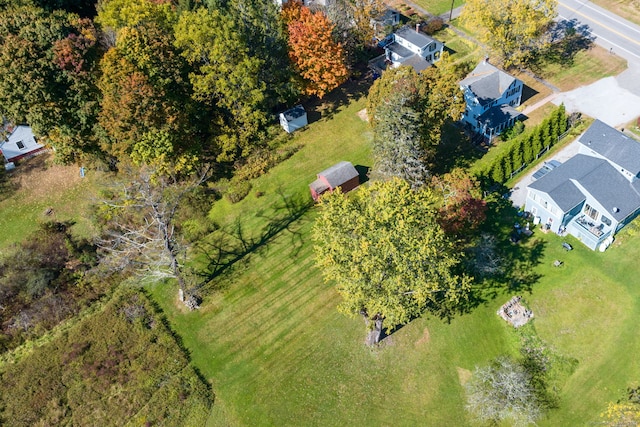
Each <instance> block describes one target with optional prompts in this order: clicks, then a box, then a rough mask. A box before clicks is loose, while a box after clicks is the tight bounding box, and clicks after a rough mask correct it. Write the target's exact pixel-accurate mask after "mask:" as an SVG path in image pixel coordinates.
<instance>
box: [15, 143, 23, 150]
mask: <svg viewBox="0 0 640 427" xmlns="http://www.w3.org/2000/svg"><path fill="white" fill-rule="evenodd" d="M16 145H17V146H18V148H19V149H21V150H24V143H23V142H22V141H18V142H16Z"/></svg>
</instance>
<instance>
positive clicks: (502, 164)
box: [481, 105, 568, 184]
mask: <svg viewBox="0 0 640 427" xmlns="http://www.w3.org/2000/svg"><path fill="white" fill-rule="evenodd" d="M567 119H568V118H567V115H566V112H565V108H564V105H560V106H559V107H557V108H556V109H555V110H554V111H553V112H552V113H551V114H550V115H549V117H547V118H546V119H545V120H544V121H543V122H542V123H541V124H539V125H538V126H536V127H534V128H533V129H531V130H530V131H529V132H525V133H523V134H522V135H519V136H517V137H515V138H513V139H512V140H511V141H507V142H505V144H510V147H509V149H508V150H505V151H504V152H503V153H502V154H501V155H500V156H498V157H496V158H495V159H494V160H493V162H492V163H491V164H490V165H489V166H488V167H487V169H486V170H485V171H484V172H483V173H482V174H481V175H482V177H483V178H484V180H489V181H492V182H494V183H498V184H504V183H505V182H506V181H507V180H509V179H510V178H511V174H512V173H513V172H515V171H518V170H520V169H522V168H523V166H525V165H528V164H529V163H531V162H533V161H534V160H536V159H537V158H538V157H539V155H540V154H541V153H542V152H543V150H546V149H548V148H551V147H552V146H553V145H554V144H556V143H557V142H558V138H559V137H560V136H561V135H562V134H563V133H565V132H566V131H567V128H568V120H567Z"/></svg>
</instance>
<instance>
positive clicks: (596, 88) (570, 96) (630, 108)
mask: <svg viewBox="0 0 640 427" xmlns="http://www.w3.org/2000/svg"><path fill="white" fill-rule="evenodd" d="M552 102H553V103H554V104H556V105H560V103H562V102H564V106H565V108H566V109H567V111H570V112H575V111H580V112H582V113H584V114H586V115H588V116H591V117H594V118H596V119H600V120H601V121H603V122H605V123H606V124H608V125H609V126H612V127H620V126H625V125H626V124H627V123H629V122H631V121H632V120H635V119H636V118H637V117H639V116H640V96H637V95H634V94H633V93H631V92H629V91H628V90H626V89H624V88H622V87H620V85H619V84H618V81H617V80H616V78H615V77H607V78H604V79H601V80H598V81H597V82H595V83H592V84H590V85H588V86H582V87H579V88H577V89H574V90H572V91H570V92H562V93H559V94H557V95H556V97H555V98H554V99H553V101H552Z"/></svg>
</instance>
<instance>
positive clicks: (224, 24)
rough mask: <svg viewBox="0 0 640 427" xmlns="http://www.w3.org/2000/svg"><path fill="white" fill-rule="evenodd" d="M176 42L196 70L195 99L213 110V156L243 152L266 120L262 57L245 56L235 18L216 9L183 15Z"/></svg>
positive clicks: (192, 76)
mask: <svg viewBox="0 0 640 427" xmlns="http://www.w3.org/2000/svg"><path fill="white" fill-rule="evenodd" d="M175 43H176V46H177V47H178V48H179V49H181V50H182V55H183V56H184V58H186V60H187V61H188V62H189V63H190V64H191V65H192V66H193V67H194V68H195V70H194V72H192V73H191V74H190V80H191V84H192V85H193V91H194V96H195V98H196V99H197V100H199V101H202V102H204V103H205V104H207V105H208V106H210V107H211V108H213V109H214V110H215V112H216V118H217V120H218V122H217V127H218V138H217V145H218V147H219V155H218V159H219V160H233V159H234V158H235V157H236V156H237V155H239V154H247V152H248V151H249V150H250V149H251V143H252V142H254V141H255V139H256V137H257V136H258V134H259V132H260V130H261V128H262V127H263V126H264V125H265V124H266V122H267V114H266V103H267V100H266V96H265V93H266V91H267V88H266V83H265V82H264V81H263V80H261V79H260V75H261V73H262V67H263V66H264V61H263V60H261V59H260V58H256V57H252V56H251V55H250V54H249V51H248V48H247V46H246V44H245V42H244V40H243V39H242V37H241V34H240V33H239V31H238V29H237V28H236V24H235V23H234V21H233V20H232V19H231V18H230V17H228V16H225V15H223V14H222V13H220V12H218V11H217V10H207V9H205V8H199V9H198V10H196V11H194V12H185V13H183V14H182V15H181V16H180V20H179V22H178V24H177V26H176V42H175Z"/></svg>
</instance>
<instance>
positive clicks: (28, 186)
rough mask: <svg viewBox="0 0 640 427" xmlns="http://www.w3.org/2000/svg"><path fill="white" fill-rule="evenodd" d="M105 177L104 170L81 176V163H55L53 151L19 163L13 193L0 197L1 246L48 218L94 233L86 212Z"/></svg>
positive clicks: (13, 175)
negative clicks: (50, 153)
mask: <svg viewBox="0 0 640 427" xmlns="http://www.w3.org/2000/svg"><path fill="white" fill-rule="evenodd" d="M106 179H108V178H107V177H106V176H105V174H102V173H99V172H93V171H89V172H88V173H87V175H86V177H85V178H80V174H79V170H78V167H76V166H62V165H57V164H54V163H53V162H52V157H51V156H50V155H40V156H37V157H34V158H32V159H30V160H28V161H26V162H23V163H21V164H19V165H18V166H17V167H16V169H14V170H13V171H12V172H11V173H10V178H9V180H10V181H9V184H8V186H9V188H10V190H11V194H10V195H9V197H7V198H5V199H0V229H1V230H2V237H1V238H0V250H3V249H6V248H7V247H8V246H10V245H11V244H12V243H16V242H19V241H21V240H22V239H23V238H24V237H25V236H27V235H28V234H29V233H30V232H32V231H33V230H35V229H36V228H37V225H38V224H39V223H41V222H43V221H47V220H57V221H74V222H75V223H76V225H75V226H74V233H75V234H77V235H79V236H82V237H89V236H91V234H92V226H91V221H90V219H89V218H88V217H87V213H88V212H89V211H90V209H89V207H90V205H91V204H92V203H94V202H95V200H96V199H97V190H96V188H97V183H98V182H99V181H100V180H106ZM50 209H51V213H50V214H49V215H46V212H47V211H49V210H50Z"/></svg>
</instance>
